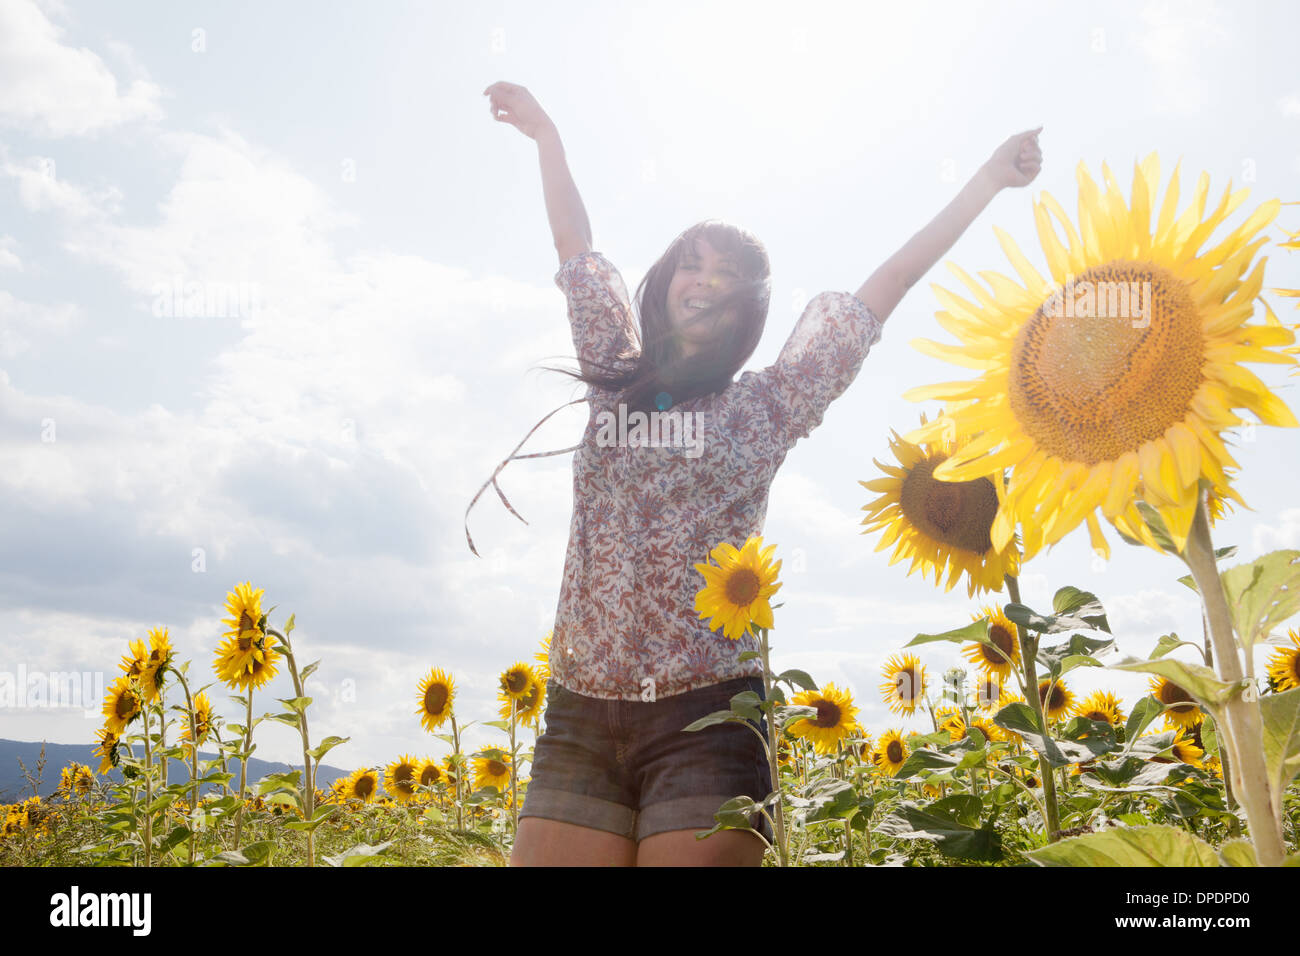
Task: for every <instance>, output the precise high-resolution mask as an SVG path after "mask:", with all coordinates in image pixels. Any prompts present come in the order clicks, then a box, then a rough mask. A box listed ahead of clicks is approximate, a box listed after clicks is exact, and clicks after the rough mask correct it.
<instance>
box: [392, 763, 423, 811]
mask: <svg viewBox="0 0 1300 956" xmlns="http://www.w3.org/2000/svg"><path fill="white" fill-rule="evenodd" d="M418 773H419V766H418V764H417V763H416V760H415V758H414V757H412V756H410V755H408V754H403V755H402V756H401V757H398V758H397V760H395V761H393V762H392V763H390V764H389V765H388V772H387V773H386V774H385V775H384V789H385V790H386V791H387V792H388V793H389V794H390V795H392V797H393V799H394V800H396V801H397V802H398V803H406V802H407V801H409V800H411V799H413V798H414V797H415V787H416V784H417V782H418V780H419V777H418V776H417V775H418Z"/></svg>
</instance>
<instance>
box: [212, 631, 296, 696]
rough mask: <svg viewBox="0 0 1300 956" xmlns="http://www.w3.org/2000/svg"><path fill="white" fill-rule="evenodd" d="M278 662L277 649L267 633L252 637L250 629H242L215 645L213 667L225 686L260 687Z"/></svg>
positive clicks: (272, 672)
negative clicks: (256, 638)
mask: <svg viewBox="0 0 1300 956" xmlns="http://www.w3.org/2000/svg"><path fill="white" fill-rule="evenodd" d="M279 662H280V653H279V651H277V650H275V648H274V647H272V646H271V642H270V640H269V639H268V638H267V637H265V636H263V637H262V638H261V639H260V640H255V639H254V638H253V637H252V635H251V632H245V633H244V634H243V635H241V636H239V637H231V638H228V639H226V640H225V641H223V642H222V643H221V644H220V645H218V647H217V659H216V661H214V662H213V664H212V669H213V670H214V671H216V672H217V676H218V677H219V678H221V680H222V681H224V682H225V684H226V686H227V687H237V688H239V689H240V690H248V689H249V688H250V687H251V688H254V689H256V688H259V687H261V686H262V685H263V684H265V683H266V682H267V681H269V680H270V679H271V678H272V677H274V676H275V675H276V665H277V664H278V663H279Z"/></svg>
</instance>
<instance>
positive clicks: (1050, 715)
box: [1038, 677, 1074, 720]
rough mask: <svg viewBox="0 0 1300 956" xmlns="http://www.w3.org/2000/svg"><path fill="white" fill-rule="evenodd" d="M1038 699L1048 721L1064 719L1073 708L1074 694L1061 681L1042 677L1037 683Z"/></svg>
mask: <svg viewBox="0 0 1300 956" xmlns="http://www.w3.org/2000/svg"><path fill="white" fill-rule="evenodd" d="M1038 699H1039V701H1040V702H1041V703H1042V705H1043V714H1044V715H1045V716H1046V717H1047V719H1048V720H1057V719H1058V718H1061V717H1064V716H1065V715H1066V714H1067V713H1068V712H1069V710H1070V708H1071V707H1073V706H1074V694H1073V693H1072V692H1071V690H1070V688H1068V687H1066V686H1065V682H1064V681H1062V680H1059V679H1058V680H1055V681H1054V680H1052V679H1051V678H1050V677H1044V678H1043V679H1042V680H1040V681H1039V682H1038Z"/></svg>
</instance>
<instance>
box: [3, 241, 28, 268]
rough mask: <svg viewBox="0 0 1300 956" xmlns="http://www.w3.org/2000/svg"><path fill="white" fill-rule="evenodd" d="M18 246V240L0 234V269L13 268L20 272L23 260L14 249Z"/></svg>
mask: <svg viewBox="0 0 1300 956" xmlns="http://www.w3.org/2000/svg"><path fill="white" fill-rule="evenodd" d="M17 246H18V240H17V239H15V238H14V237H13V236H0V269H13V270H15V271H17V272H21V271H22V269H23V260H22V259H20V258H19V257H18V253H16V252H15V251H14V249H15V248H17Z"/></svg>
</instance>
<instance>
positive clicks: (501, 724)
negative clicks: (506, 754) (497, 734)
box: [481, 720, 510, 733]
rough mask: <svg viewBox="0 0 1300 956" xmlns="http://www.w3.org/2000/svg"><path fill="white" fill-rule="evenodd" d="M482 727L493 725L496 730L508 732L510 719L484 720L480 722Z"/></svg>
mask: <svg viewBox="0 0 1300 956" xmlns="http://www.w3.org/2000/svg"><path fill="white" fill-rule="evenodd" d="M481 723H482V724H483V726H484V727H495V728H496V729H497V730H504V731H505V732H506V733H509V732H510V721H508V720H484V721H482V722H481Z"/></svg>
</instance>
